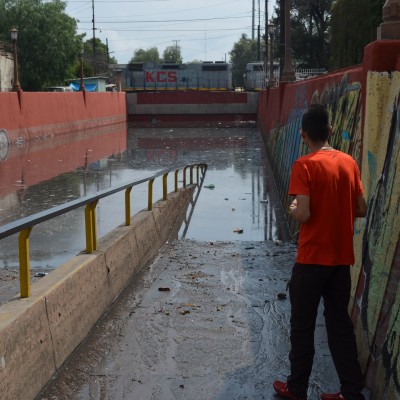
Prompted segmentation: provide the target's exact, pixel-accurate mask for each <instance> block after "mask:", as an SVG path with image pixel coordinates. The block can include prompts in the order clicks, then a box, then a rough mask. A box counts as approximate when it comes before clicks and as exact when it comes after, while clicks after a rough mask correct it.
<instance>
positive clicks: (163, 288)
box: [158, 287, 171, 292]
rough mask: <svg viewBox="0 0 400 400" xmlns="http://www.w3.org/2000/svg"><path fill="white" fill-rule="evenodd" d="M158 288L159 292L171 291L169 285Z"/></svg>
mask: <svg viewBox="0 0 400 400" xmlns="http://www.w3.org/2000/svg"><path fill="white" fill-rule="evenodd" d="M158 290H159V291H160V292H169V291H171V289H170V288H169V287H159V288H158Z"/></svg>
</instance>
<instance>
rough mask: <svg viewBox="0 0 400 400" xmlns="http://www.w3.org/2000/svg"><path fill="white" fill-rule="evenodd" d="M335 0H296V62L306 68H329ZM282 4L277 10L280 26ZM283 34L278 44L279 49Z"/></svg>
mask: <svg viewBox="0 0 400 400" xmlns="http://www.w3.org/2000/svg"><path fill="white" fill-rule="evenodd" d="M333 2H334V1H333V0H292V6H291V16H290V18H291V38H292V51H293V60H294V62H295V65H296V66H297V65H301V66H302V67H306V68H328V66H329V62H330V58H331V55H330V54H331V53H330V18H331V8H332V3H333ZM279 4H280V3H277V5H276V7H275V12H276V13H277V15H278V17H277V18H275V19H274V23H275V24H276V25H277V26H278V31H279V15H280V7H279ZM278 38H279V33H278V35H276V40H277V43H276V46H275V48H279V39H278Z"/></svg>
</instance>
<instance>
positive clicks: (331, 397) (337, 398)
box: [321, 393, 346, 400]
mask: <svg viewBox="0 0 400 400" xmlns="http://www.w3.org/2000/svg"><path fill="white" fill-rule="evenodd" d="M321 400H346V399H345V398H344V397H343V395H342V394H341V393H332V394H329V393H322V394H321Z"/></svg>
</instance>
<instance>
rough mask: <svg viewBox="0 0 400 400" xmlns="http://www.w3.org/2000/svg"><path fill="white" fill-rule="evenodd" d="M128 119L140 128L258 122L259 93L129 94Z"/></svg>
mask: <svg viewBox="0 0 400 400" xmlns="http://www.w3.org/2000/svg"><path fill="white" fill-rule="evenodd" d="M126 103H127V112H128V120H129V121H130V122H133V123H136V124H138V125H139V124H140V125H146V124H148V125H151V126H157V125H162V124H168V125H169V126H171V124H172V125H175V126H176V125H178V124H182V125H184V126H189V125H190V123H191V122H192V123H195V124H196V123H204V124H210V123H212V122H215V123H221V122H236V123H239V122H243V121H251V120H252V121H255V119H256V113H257V105H258V93H245V92H208V91H183V92H179V91H176V92H160V93H158V92H157V93H146V92H145V93H127V95H126Z"/></svg>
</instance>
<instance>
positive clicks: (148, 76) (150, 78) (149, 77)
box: [146, 71, 155, 82]
mask: <svg viewBox="0 0 400 400" xmlns="http://www.w3.org/2000/svg"><path fill="white" fill-rule="evenodd" d="M153 73H154V72H153V71H152V72H149V71H146V82H155V80H154V76H153Z"/></svg>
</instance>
